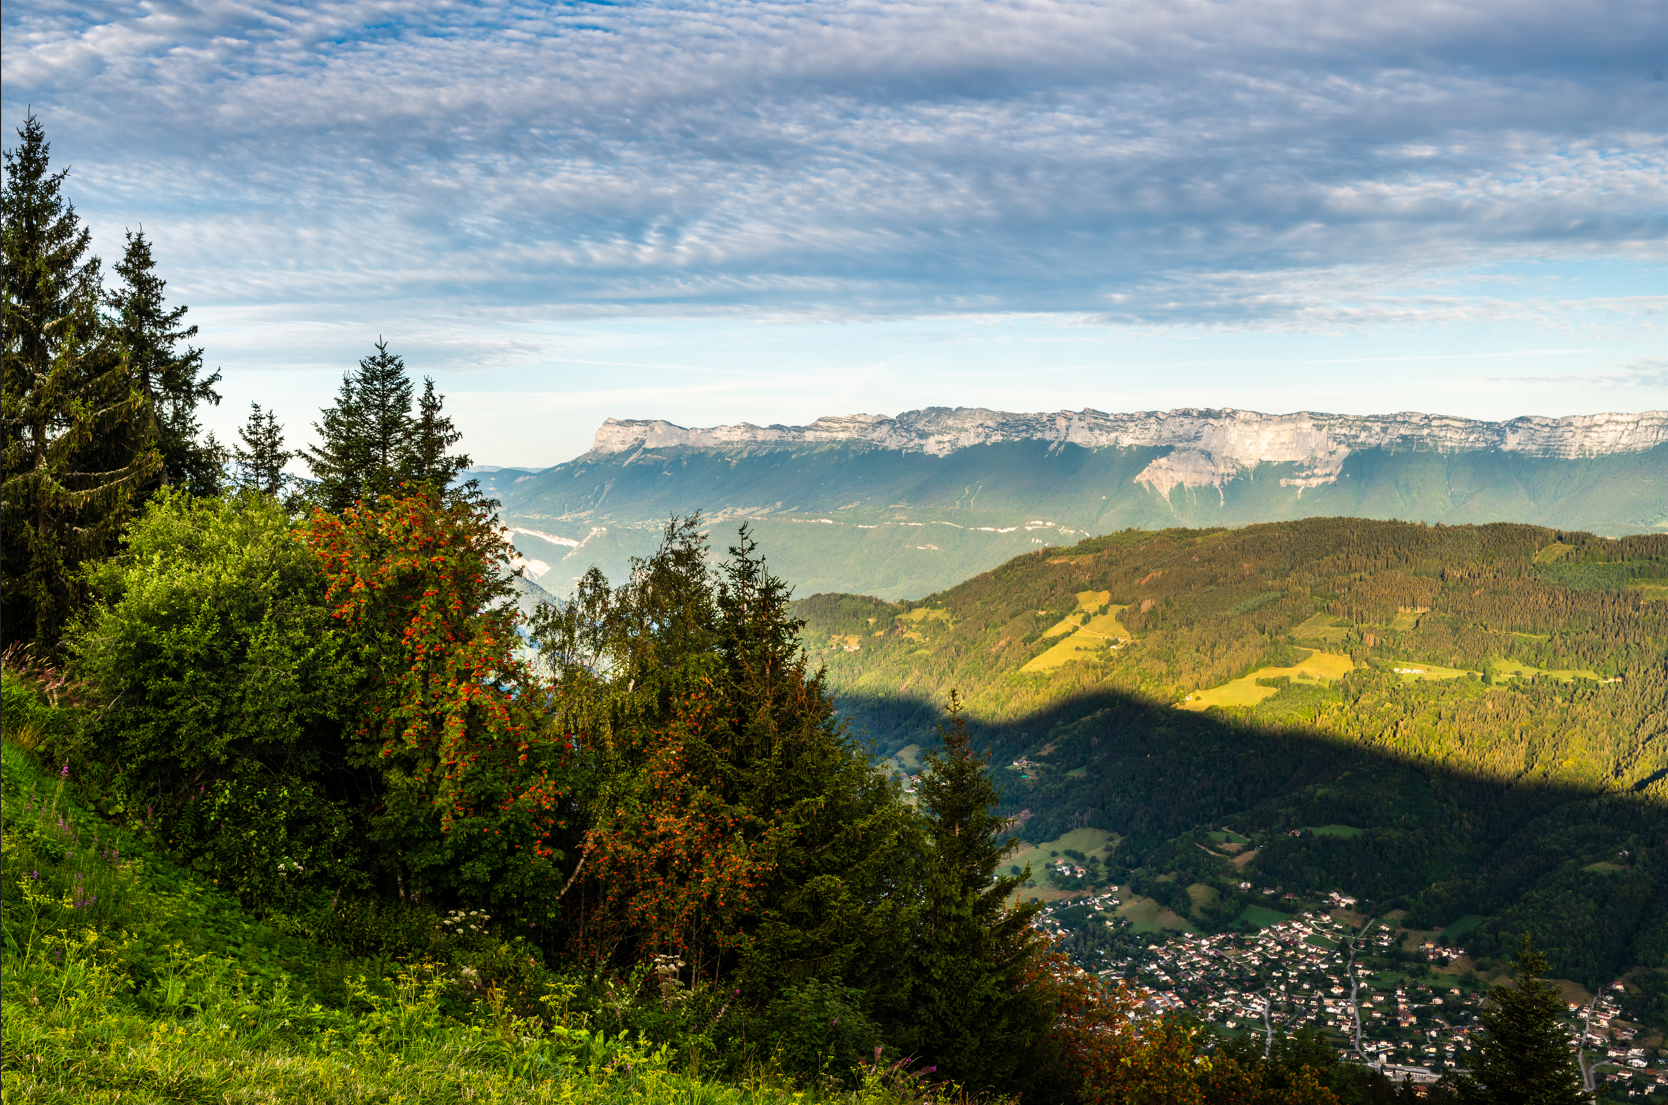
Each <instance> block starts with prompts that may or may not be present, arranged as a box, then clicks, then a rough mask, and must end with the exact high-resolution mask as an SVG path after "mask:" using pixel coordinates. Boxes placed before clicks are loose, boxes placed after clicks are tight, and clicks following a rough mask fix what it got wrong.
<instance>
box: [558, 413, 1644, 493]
mask: <svg viewBox="0 0 1668 1105" xmlns="http://www.w3.org/2000/svg"><path fill="white" fill-rule="evenodd" d="M1007 441H1046V442H1048V443H1050V444H1051V445H1055V446H1063V445H1077V446H1081V447H1083V448H1089V449H1095V448H1104V447H1106V446H1118V447H1125V448H1128V447H1138V446H1147V447H1152V446H1171V447H1173V448H1174V449H1175V451H1174V452H1171V453H1170V454H1168V455H1167V456H1164V457H1162V458H1158V459H1156V460H1154V462H1153V463H1152V464H1151V465H1149V466H1148V467H1147V469H1145V470H1144V471H1143V472H1142V473H1141V474H1140V475H1138V476H1136V477H1135V482H1137V483H1142V484H1146V485H1148V486H1150V487H1152V488H1154V489H1155V490H1157V491H1158V492H1160V493H1161V494H1168V493H1169V491H1170V489H1171V488H1173V487H1176V486H1177V485H1180V486H1183V487H1207V486H1215V487H1219V486H1221V484H1222V483H1223V482H1224V481H1226V480H1230V479H1233V478H1234V477H1236V476H1238V475H1239V474H1240V473H1241V472H1243V471H1244V470H1246V469H1247V468H1251V467H1254V466H1255V465H1257V464H1260V463H1265V462H1275V463H1296V464H1298V465H1299V466H1300V468H1299V471H1298V472H1297V474H1295V475H1293V476H1290V477H1286V478H1285V479H1283V480H1282V481H1281V482H1282V485H1283V486H1287V487H1297V488H1300V489H1301V488H1305V487H1314V486H1318V485H1319V484H1322V483H1332V482H1334V481H1336V480H1337V478H1338V475H1339V473H1340V472H1341V471H1342V469H1343V462H1344V459H1345V458H1346V457H1348V456H1349V455H1350V453H1352V452H1357V451H1360V450H1362V449H1390V450H1398V449H1404V450H1405V449H1417V450H1426V451H1431V452H1437V453H1455V452H1473V451H1483V450H1498V451H1500V452H1504V453H1521V454H1523V455H1525V456H1533V457H1555V458H1559V459H1563V460H1577V459H1582V458H1587V457H1600V456H1610V455H1614V454H1617V453H1637V452H1644V451H1645V450H1647V449H1652V448H1655V447H1656V446H1658V445H1661V444H1663V443H1664V442H1668V411H1645V412H1642V413H1639V414H1572V415H1566V416H1564V417H1562V418H1544V417H1539V416H1534V415H1528V416H1524V417H1521V418H1514V419H1511V420H1510V421H1507V422H1484V421H1479V420H1477V419H1471V418H1460V417H1457V416H1454V415H1442V414H1420V413H1417V412H1407V411H1404V412H1401V413H1398V414H1373V415H1349V414H1320V413H1314V412H1309V411H1300V412H1297V413H1294V414H1262V413H1260V412H1258V411H1241V410H1234V409H1233V408H1231V407H1223V408H1220V409H1209V408H1203V409H1201V408H1194V407H1184V408H1180V409H1177V410H1172V411H1139V412H1134V413H1128V414H1107V413H1105V412H1104V411H1097V410H1092V409H1090V408H1087V407H1085V408H1084V409H1083V410H1081V411H1059V412H1056V413H1054V414H1013V413H1009V412H1006V411H993V410H987V409H985V408H983V407H925V408H922V409H921V410H913V411H905V412H903V413H902V414H900V415H898V416H897V417H896V418H890V417H887V416H885V415H874V414H850V415H843V416H825V417H822V418H819V419H817V420H816V421H815V422H813V423H811V424H810V425H809V426H782V425H771V426H755V425H753V424H752V423H749V422H741V423H738V424H736V425H734V426H711V427H706V428H698V429H690V428H686V427H683V426H678V425H674V424H673V423H671V422H666V421H662V420H659V419H655V420H638V419H626V420H621V419H615V418H610V419H608V420H607V421H605V422H604V423H603V424H602V426H601V427H600V428H599V429H598V430H597V432H596V437H595V439H594V442H593V444H592V447H591V453H590V454H589V455H592V456H597V457H602V456H609V455H612V454H617V453H626V452H631V451H632V450H635V449H678V448H685V449H756V448H765V449H791V448H795V447H797V446H802V445H824V444H834V443H863V444H868V445H872V446H874V447H876V448H881V449H892V450H897V451H899V452H920V453H925V454H927V455H928V456H947V455H949V454H950V453H954V452H956V451H958V450H961V449H967V448H971V447H973V446H976V445H992V444H996V443H999V442H1007Z"/></svg>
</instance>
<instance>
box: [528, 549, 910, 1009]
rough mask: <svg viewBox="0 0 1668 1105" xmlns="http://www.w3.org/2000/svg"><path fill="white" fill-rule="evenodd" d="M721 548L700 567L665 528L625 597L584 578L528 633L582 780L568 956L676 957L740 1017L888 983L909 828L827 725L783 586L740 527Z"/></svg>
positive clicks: (859, 755) (861, 757)
mask: <svg viewBox="0 0 1668 1105" xmlns="http://www.w3.org/2000/svg"><path fill="white" fill-rule="evenodd" d="M729 551H730V559H729V560H728V561H727V562H725V563H724V564H723V565H722V566H721V567H719V568H717V569H714V568H713V567H712V566H711V565H710V563H709V559H708V555H707V544H706V539H705V537H704V535H702V533H701V532H700V527H699V519H698V517H690V518H685V519H681V520H678V519H674V520H673V521H672V522H670V523H669V524H668V526H667V528H666V532H665V539H664V541H663V543H662V545H661V547H660V548H659V549H658V550H657V551H656V553H655V554H654V555H653V556H652V557H649V558H646V559H641V560H635V561H633V565H632V573H631V576H630V578H629V579H628V580H627V581H626V582H625V583H623V584H622V585H621V586H619V587H618V588H614V589H610V588H609V587H608V585H607V582H606V580H604V579H603V578H602V576H601V574H600V573H594V574H588V575H587V577H586V579H584V580H582V581H581V586H580V589H579V592H578V594H577V595H576V598H575V601H573V602H571V603H570V604H568V605H567V606H566V607H565V608H563V609H561V610H553V609H550V608H546V609H545V610H544V611H543V613H542V614H541V616H540V618H538V619H537V620H536V622H535V627H534V634H533V636H534V639H535V641H537V642H538V643H539V645H540V647H541V650H542V653H543V655H544V657H545V660H546V662H547V663H548V664H549V665H550V666H551V667H552V668H554V669H555V672H556V688H557V690H556V694H557V697H558V704H559V705H558V709H559V710H560V711H561V712H562V713H563V714H564V715H565V716H566V717H568V718H571V719H572V720H570V721H565V722H564V723H563V724H564V726H565V728H567V729H568V730H569V731H575V732H582V733H583V734H584V735H585V740H584V746H583V747H584V752H585V754H586V757H587V760H588V763H589V764H590V766H589V767H588V769H587V770H588V772H589V773H590V777H591V778H592V779H593V780H594V783H593V786H592V789H591V790H590V791H589V792H588V794H587V796H586V802H585V805H586V808H587V809H588V811H589V814H590V830H589V832H588V834H587V837H586V849H587V851H586V855H587V857H588V859H587V861H586V866H585V873H584V878H583V879H582V880H581V881H580V883H579V884H578V885H577V886H576V887H575V892H574V893H575V898H576V899H577V900H576V903H575V908H576V910H577V911H578V914H579V917H580V927H579V930H578V931H577V933H576V934H575V946H576V947H577V948H578V949H580V951H581V952H582V954H583V955H584V956H585V957H586V958H588V959H590V960H591V961H592V962H598V961H600V962H602V963H610V962H611V963H616V964H625V965H629V964H632V963H635V962H640V961H642V960H644V959H646V958H647V957H648V956H649V955H651V954H654V953H657V952H661V951H673V950H675V951H677V952H678V954H679V957H680V958H682V959H684V960H685V961H686V962H688V963H689V964H690V967H691V970H692V972H693V973H694V974H695V975H696V977H698V978H701V979H703V980H707V981H713V980H720V979H722V980H727V981H733V982H734V983H735V984H737V985H738V987H739V988H740V989H741V990H742V992H743V994H744V996H745V1000H746V1001H748V1002H753V1003H762V1002H764V1001H767V1000H768V999H769V998H770V997H771V996H772V995H774V994H776V993H777V992H778V991H780V989H781V988H782V986H783V985H784V984H792V985H808V984H810V983H811V982H812V980H817V981H818V982H820V983H826V984H828V985H834V984H835V981H834V980H836V979H839V980H843V982H842V985H847V986H850V987H851V988H853V989H856V990H859V991H862V992H867V991H870V990H872V989H873V988H874V987H877V986H880V987H884V986H888V985H891V984H892V980H893V979H894V978H895V976H896V974H897V965H898V963H899V962H901V959H902V956H903V954H904V951H905V948H906V945H907V941H908V937H909V933H910V931H911V920H910V919H911V917H912V916H913V910H914V908H915V900H916V896H917V895H916V887H915V884H914V882H913V880H912V878H911V873H912V866H911V859H910V857H911V856H912V855H913V854H916V853H918V851H919V847H918V845H919V832H918V824H917V821H916V819H914V818H913V817H912V816H911V815H910V813H909V811H908V810H907V808H906V807H904V806H903V804H902V803H901V802H900V801H899V800H898V796H897V794H896V792H895V790H894V789H893V788H892V787H891V786H890V785H889V784H888V783H887V782H886V781H885V780H884V779H883V778H882V777H881V776H879V775H878V774H877V773H876V772H875V771H874V770H873V767H872V764H871V763H870V762H869V759H868V757H867V756H866V755H865V753H864V752H863V750H862V749H860V748H858V747H856V745H855V744H854V742H852V741H851V740H850V738H849V736H848V735H847V734H846V732H845V730H844V728H843V726H842V725H841V723H840V722H839V720H838V717H837V716H836V714H835V712H834V707H833V703H832V701H831V700H830V698H829V696H828V692H827V690H826V688H825V686H824V683H823V677H822V673H821V672H818V671H813V670H811V668H810V666H809V663H808V661H807V659H806V657H805V655H804V652H803V651H802V650H801V648H800V646H799V629H800V626H801V623H800V622H799V621H798V620H797V619H795V618H793V617H792V615H791V612H790V611H789V609H788V601H789V597H790V596H789V592H788V589H787V586H786V584H785V583H783V581H782V580H781V579H779V578H777V577H775V576H773V575H771V574H770V573H769V572H768V571H767V570H766V568H765V565H764V561H763V558H762V557H760V556H759V555H758V553H757V547H756V544H755V543H754V542H753V540H752V538H751V536H750V535H749V534H748V533H747V531H746V530H745V529H744V530H743V531H742V533H741V535H740V537H739V540H738V542H737V543H736V545H734V546H733V547H731V549H730V550H729Z"/></svg>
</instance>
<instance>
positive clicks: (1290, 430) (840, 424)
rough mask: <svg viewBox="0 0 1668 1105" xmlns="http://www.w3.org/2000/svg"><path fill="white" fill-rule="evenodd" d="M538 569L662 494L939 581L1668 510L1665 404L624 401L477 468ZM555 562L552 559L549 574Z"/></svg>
mask: <svg viewBox="0 0 1668 1105" xmlns="http://www.w3.org/2000/svg"><path fill="white" fill-rule="evenodd" d="M472 474H473V475H474V476H475V477H476V478H478V479H480V480H481V482H482V485H483V486H484V487H485V488H486V489H487V490H488V491H489V492H490V493H491V494H493V495H496V496H497V497H499V498H500V499H501V500H502V501H503V504H504V517H505V522H506V525H508V526H509V527H510V528H511V529H512V531H513V534H514V540H515V542H516V545H517V547H518V548H519V549H521V551H522V552H523V554H524V555H525V556H526V557H527V558H528V559H529V562H530V564H531V565H532V567H533V570H532V571H531V572H530V575H532V576H533V577H534V578H537V579H539V580H541V582H542V583H543V585H544V586H545V587H546V589H548V590H550V591H552V592H555V593H561V592H563V591H565V590H566V589H567V588H569V587H571V585H572V580H573V579H574V578H576V577H577V576H578V575H580V574H582V573H583V571H584V570H585V569H586V568H587V567H589V566H591V565H593V564H595V565H598V566H600V567H602V568H603V570H604V572H605V573H607V574H609V575H610V576H613V577H618V575H619V574H620V573H621V572H622V571H623V570H624V568H625V564H626V561H627V560H628V558H629V557H630V556H632V555H641V554H642V553H644V552H646V551H647V550H648V549H650V548H652V546H653V544H654V541H655V539H656V535H657V532H658V528H659V526H660V525H661V524H662V523H663V522H664V521H665V519H666V518H667V517H668V516H670V515H672V514H684V513H688V512H690V511H693V510H697V509H698V510H701V511H703V512H705V513H706V514H707V516H708V517H709V518H710V519H712V520H713V521H714V522H715V523H718V524H721V525H722V526H723V529H721V530H720V531H719V536H720V537H722V536H723V535H724V533H725V532H726V531H727V530H728V529H729V528H730V527H731V526H734V525H736V524H739V523H740V522H741V521H743V520H745V521H747V522H749V523H750V524H751V525H752V526H753V528H754V530H755V531H756V532H757V534H758V535H759V537H760V539H761V541H762V542H763V544H764V546H765V547H766V548H767V549H769V550H771V555H772V560H773V564H774V566H775V568H776V570H777V571H779V572H780V573H781V574H782V575H784V576H785V577H786V578H787V579H789V580H790V581H792V582H793V584H794V585H795V587H796V589H797V591H798V593H800V594H808V593H812V592H815V591H824V590H839V591H861V592H865V593H870V594H878V595H882V596H885V597H889V598H897V597H904V596H911V595H921V594H925V593H927V592H929V591H932V590H936V589H939V588H943V587H947V586H949V585H951V584H952V583H954V582H955V581H957V580H960V579H965V578H967V577H968V576H971V575H974V574H976V573H978V572H980V571H984V570H986V569H988V568H990V567H993V566H995V565H996V564H1000V563H1002V562H1003V561H1004V560H1007V559H1009V558H1011V557H1012V556H1015V555H1017V554H1019V553H1022V552H1024V551H1026V550H1028V549H1032V548H1036V547H1039V546H1041V545H1044V544H1048V543H1053V542H1057V541H1059V540H1060V539H1061V538H1062V537H1064V538H1067V539H1074V538H1076V537H1078V536H1080V535H1082V534H1085V533H1105V532H1108V531H1112V530H1118V529H1124V528H1128V527H1138V528H1143V529H1159V528H1163V527H1166V526H1175V525H1190V526H1199V525H1206V526H1215V525H1229V526H1236V525H1245V524H1248V523H1253V522H1261V521H1275V520H1282V519H1292V518H1302V517H1322V516H1338V515H1344V516H1356V517H1371V518H1412V519H1418V520H1423V521H1427V522H1445V523H1451V524H1452V523H1465V522H1487V521H1515V522H1527V523H1535V524H1540V525H1547V526H1554V527H1561V528H1570V529H1585V530H1591V531H1595V532H1603V533H1609V534H1624V533H1638V532H1651V531H1655V530H1660V529H1663V528H1665V527H1668V494H1665V493H1664V490H1663V489H1664V488H1668V414H1664V413H1663V412H1649V413H1646V414H1639V415H1602V416H1578V417H1571V418H1566V419H1519V420H1515V421H1514V422H1508V423H1488V422H1475V421H1469V420H1464V419H1453V418H1443V417H1440V416H1431V415H1395V416H1383V417H1373V418H1354V417H1349V416H1335V415H1311V414H1299V415H1279V416H1270V415H1261V414H1256V413H1255V412H1245V411H1177V412H1169V413H1167V414H1137V415H1103V414H1100V413H1098V412H1093V411H1085V412H1079V413H1076V414H1061V415H1046V416H1045V415H1007V414H1002V413H1000V412H992V411H981V410H965V409H959V408H958V409H956V410H947V409H944V408H930V409H928V410H925V411H912V412H907V413H906V414H904V415H900V416H899V417H898V418H896V419H882V418H874V417H870V416H853V417H851V418H845V419H821V420H819V421H818V422H817V423H815V424H813V425H812V426H809V427H780V426H777V427H754V426H748V425H746V424H743V425H742V426H737V427H717V428H714V429H710V430H686V429H683V428H681V427H676V426H672V425H670V424H669V423H664V422H616V421H614V420H612V419H610V420H609V421H608V422H607V423H605V424H604V425H603V427H602V428H601V429H600V430H598V432H597V438H596V446H595V448H593V449H592V451H591V452H589V453H587V454H585V455H584V456H581V457H579V458H577V459H575V460H573V461H570V462H568V463H566V464H561V465H557V466H555V467H553V468H550V469H546V470H545V471H542V472H538V473H528V472H526V471H521V470H514V469H504V470H499V471H492V472H488V471H484V470H478V471H477V472H475V473H472ZM547 577H548V578H547Z"/></svg>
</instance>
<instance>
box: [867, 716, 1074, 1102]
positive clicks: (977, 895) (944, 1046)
mask: <svg viewBox="0 0 1668 1105" xmlns="http://www.w3.org/2000/svg"><path fill="white" fill-rule="evenodd" d="M939 732H940V735H941V737H942V740H943V748H942V750H940V751H938V752H934V753H931V754H930V755H928V756H927V758H926V769H925V770H924V771H923V772H922V774H921V778H920V784H919V789H918V794H919V797H920V808H921V811H922V813H923V814H924V815H925V816H926V820H927V831H928V837H929V841H928V853H927V855H926V858H925V865H924V866H925V870H924V872H923V878H922V885H923V893H924V895H925V902H924V905H923V908H922V912H921V917H920V922H919V928H918V930H917V933H916V936H915V939H914V942H913V946H912V948H911V953H910V959H911V963H910V965H909V967H908V969H907V974H908V975H909V977H910V979H911V980H912V984H911V990H910V993H909V995H908V1008H907V1010H898V1011H896V1012H895V1016H896V1018H897V1019H896V1021H895V1023H894V1025H893V1026H892V1028H891V1031H890V1032H889V1033H888V1035H889V1038H891V1039H892V1040H893V1041H894V1042H895V1043H896V1044H897V1046H898V1047H899V1048H900V1049H902V1050H904V1051H909V1052H914V1053H916V1054H918V1055H919V1056H920V1057H921V1058H922V1059H923V1060H925V1061H927V1062H930V1063H933V1064H935V1065H936V1066H937V1067H938V1068H939V1074H940V1077H944V1076H948V1077H949V1078H951V1079H953V1080H955V1081H958V1082H961V1083H963V1084H964V1085H967V1086H969V1087H981V1088H983V1087H998V1088H1012V1087H1013V1086H1014V1085H1015V1078H1016V1076H1017V1075H1018V1074H1019V1073H1020V1072H1021V1071H1022V1070H1023V1069H1024V1067H1025V1065H1026V1064H1027V1062H1028V1061H1030V1059H1031V1058H1032V1056H1033V1055H1034V1054H1035V1049H1036V1048H1037V1046H1038V1045H1039V1044H1040V1043H1041V1042H1042V1040H1043V1037H1044V1036H1045V1035H1046V1033H1047V1031H1048V1028H1049V1024H1050V1012H1049V1007H1048V1005H1047V1002H1046V999H1045V998H1044V996H1043V995H1042V993H1041V991H1040V990H1038V989H1037V988H1036V987H1035V986H1033V985H1030V982H1031V978H1030V976H1031V974H1032V973H1033V971H1034V970H1035V967H1036V965H1037V961H1038V956H1039V955H1040V953H1041V951H1042V944H1041V938H1040V937H1039V936H1037V934H1036V932H1035V930H1034V929H1033V928H1032V927H1031V920H1032V918H1033V917H1034V916H1035V915H1036V913H1037V911H1038V910H1039V909H1040V908H1041V907H1040V906H1039V905H1037V904H1035V903H1029V904H1025V905H1015V906H1010V905H1008V904H1007V899H1008V897H1009V896H1010V895H1011V894H1012V893H1013V892H1014V891H1015V890H1017V889H1018V888H1019V886H1020V885H1021V884H1022V883H1023V882H1024V879H1025V876H1024V875H998V874H997V869H998V867H999V866H1000V864H1001V861H1002V857H1003V856H1004V855H1006V854H1007V853H1008V852H1009V851H1010V850H1011V849H1012V848H1013V846H1014V843H1015V841H1014V840H1013V839H1012V838H1009V837H1007V836H1006V834H1005V833H1004V822H1003V820H1002V819H1001V818H1000V817H998V816H997V814H996V808H997V804H998V795H997V792H996V787H995V785H994V784H993V783H992V782H991V780H990V777H989V775H988V774H987V772H986V757H985V756H982V755H980V754H978V753H977V752H975V751H974V750H973V746H972V737H971V735H970V734H969V732H968V729H967V720H966V718H964V717H963V716H962V714H961V703H960V700H959V699H958V697H957V696H956V695H955V693H954V692H951V696H950V721H949V724H948V725H947V726H945V725H941V726H940V728H939Z"/></svg>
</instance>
